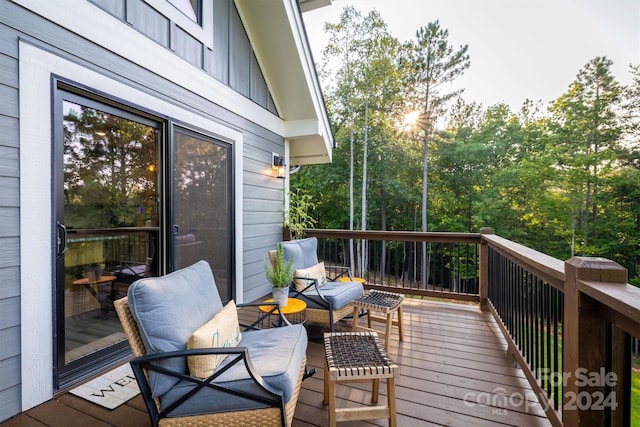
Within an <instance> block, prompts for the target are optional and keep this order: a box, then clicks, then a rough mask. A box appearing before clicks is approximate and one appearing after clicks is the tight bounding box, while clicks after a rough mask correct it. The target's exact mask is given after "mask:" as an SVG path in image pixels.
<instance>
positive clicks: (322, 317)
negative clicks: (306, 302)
mask: <svg viewBox="0 0 640 427" xmlns="http://www.w3.org/2000/svg"><path fill="white" fill-rule="evenodd" d="M352 311H353V306H352V305H351V304H350V303H349V304H347V305H345V306H344V307H342V308H339V309H338V310H333V323H336V322H338V321H340V320H342V319H344V318H345V317H346V316H348V315H350V314H351V312H352ZM307 320H308V321H309V322H317V323H330V319H329V310H327V309H324V308H309V307H307Z"/></svg>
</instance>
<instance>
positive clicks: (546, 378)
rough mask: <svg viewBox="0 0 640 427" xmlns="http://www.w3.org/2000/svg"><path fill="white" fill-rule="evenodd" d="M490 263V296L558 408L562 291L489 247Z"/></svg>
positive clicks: (560, 391)
mask: <svg viewBox="0 0 640 427" xmlns="http://www.w3.org/2000/svg"><path fill="white" fill-rule="evenodd" d="M489 265H490V268H489V283H490V286H489V300H490V301H491V304H492V305H493V307H494V308H495V310H496V312H497V313H498V315H499V316H500V318H501V320H502V322H503V324H504V326H505V327H506V329H507V330H508V331H509V333H510V335H511V338H512V339H513V341H514V343H515V345H516V346H517V347H518V350H519V351H520V353H521V354H522V356H523V358H524V359H525V361H526V363H527V364H528V365H529V369H531V371H532V372H533V373H534V374H535V375H536V377H537V379H538V380H539V382H540V385H541V387H542V389H543V390H545V392H546V393H547V396H548V397H549V399H550V401H552V402H553V405H554V409H556V410H558V409H559V408H560V406H561V402H562V399H561V393H562V389H561V379H562V367H561V365H560V361H561V360H562V334H561V331H560V329H561V328H562V312H563V295H562V292H560V291H558V290H557V289H556V288H554V287H553V286H551V285H550V284H548V283H547V282H545V281H544V280H543V279H541V278H539V277H537V276H535V275H534V274H532V273H531V272H528V271H526V270H525V269H523V268H522V267H521V266H519V265H517V264H516V263H514V262H513V261H511V260H510V259H509V258H508V257H507V256H505V255H503V254H501V253H500V252H498V251H496V250H494V249H492V248H490V249H489Z"/></svg>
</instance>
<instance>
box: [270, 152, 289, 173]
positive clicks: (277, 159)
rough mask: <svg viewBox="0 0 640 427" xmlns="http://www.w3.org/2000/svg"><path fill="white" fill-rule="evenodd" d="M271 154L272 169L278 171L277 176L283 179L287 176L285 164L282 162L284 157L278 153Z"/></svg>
mask: <svg viewBox="0 0 640 427" xmlns="http://www.w3.org/2000/svg"><path fill="white" fill-rule="evenodd" d="M272 155H273V169H276V170H277V171H278V173H277V175H276V176H277V177H278V178H281V179H284V178H285V177H286V176H287V165H285V164H284V157H282V156H280V155H279V154H276V153H272Z"/></svg>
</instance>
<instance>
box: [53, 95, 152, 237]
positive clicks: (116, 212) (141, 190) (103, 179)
mask: <svg viewBox="0 0 640 427" xmlns="http://www.w3.org/2000/svg"><path fill="white" fill-rule="evenodd" d="M64 110H65V116H64V163H65V171H64V175H65V176H64V179H65V222H66V223H67V225H68V226H70V227H74V228H87V227H90V228H94V227H117V226H132V225H136V222H138V221H144V219H151V217H150V215H154V214H156V212H155V204H156V203H155V201H156V199H157V195H156V192H157V186H156V180H157V178H156V177H157V172H156V171H157V139H158V131H157V129H155V128H153V127H150V126H147V125H143V124H140V123H136V122H133V121H131V120H128V119H125V118H122V117H117V116H114V115H112V114H109V113H105V112H102V111H99V110H96V109H93V108H89V107H84V106H80V105H76V104H72V103H69V102H65V103H64ZM138 225H139V224H138Z"/></svg>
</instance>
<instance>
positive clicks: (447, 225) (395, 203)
mask: <svg viewBox="0 0 640 427" xmlns="http://www.w3.org/2000/svg"><path fill="white" fill-rule="evenodd" d="M325 31H327V32H328V33H329V34H330V35H331V38H330V41H329V43H328V45H327V46H326V48H325V49H324V54H323V58H322V59H321V63H320V64H319V68H320V79H321V82H322V84H323V90H324V94H325V101H326V104H327V109H328V112H329V115H330V119H331V123H332V129H333V134H334V138H335V140H336V143H337V148H336V149H334V151H333V162H332V163H331V164H323V165H309V166H304V167H302V168H301V169H300V171H298V172H297V173H295V174H293V175H291V185H290V187H291V190H292V192H297V193H298V194H299V195H300V194H304V195H305V196H308V197H310V200H311V201H312V206H311V210H310V213H311V216H312V217H313V218H314V220H315V227H317V228H339V229H354V230H367V229H368V230H408V231H413V230H415V231H420V230H427V231H445V232H465V231H468V232H478V231H479V230H480V228H481V227H492V228H493V229H494V230H495V232H496V233H497V234H498V235H500V236H502V237H505V238H508V239H510V240H513V241H515V242H518V243H521V244H523V245H526V246H528V247H531V248H533V249H536V250H538V251H540V252H544V253H546V254H549V255H551V256H554V257H556V258H559V259H561V260H565V259H568V258H570V257H571V256H573V255H577V256H600V257H605V258H609V259H611V260H614V261H616V262H618V263H620V264H621V265H623V266H624V267H625V268H627V269H628V270H629V281H630V283H633V284H635V285H640V272H639V271H638V261H639V259H640V138H639V136H640V65H637V64H635V65H634V64H629V73H631V75H632V81H631V83H630V84H629V85H621V84H620V83H619V82H618V81H617V80H616V78H615V76H613V75H612V73H611V65H612V62H611V60H609V59H608V58H607V57H606V56H604V55H603V56H601V57H596V58H592V59H590V60H589V61H588V62H587V63H586V64H585V65H584V66H583V68H582V69H580V70H577V74H576V77H575V80H574V81H573V82H572V83H571V84H570V85H569V87H568V88H567V90H566V92H565V93H562V94H559V96H558V98H557V99H555V100H552V101H549V102H548V103H547V104H543V103H542V102H533V101H526V102H525V103H524V104H523V105H522V106H521V108H520V110H519V111H511V109H510V108H509V107H508V106H507V105H504V104H496V105H492V106H484V105H480V104H476V103H473V102H466V101H465V99H464V92H463V91H455V90H453V89H451V82H453V81H454V80H455V79H456V78H457V77H459V76H460V75H462V74H463V73H464V72H465V70H466V69H468V67H470V66H471V60H472V58H470V57H469V55H468V54H467V46H466V45H463V46H452V45H451V43H450V42H449V40H448V31H447V30H446V29H444V28H441V27H440V24H439V22H438V21H434V22H430V23H428V24H427V25H426V26H424V27H421V28H419V29H418V30H417V31H416V37H415V39H414V40H411V41H409V42H405V43H401V42H399V41H398V40H397V39H396V38H395V37H393V36H392V35H391V34H390V32H389V30H388V28H387V26H386V24H385V22H384V20H383V19H382V17H381V16H380V14H379V13H378V12H376V11H371V12H369V13H368V14H367V15H362V14H361V13H360V12H358V11H356V10H355V9H353V8H351V7H347V8H345V9H344V10H343V13H342V15H341V17H340V21H339V22H338V23H327V24H325ZM603 53H604V54H606V52H603ZM496 90H499V88H496ZM412 112H413V113H414V119H416V118H417V121H416V120H414V122H413V123H409V122H408V121H407V119H406V117H407V115H408V113H412ZM415 114H417V116H416V115H415ZM425 177H426V179H425Z"/></svg>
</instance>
